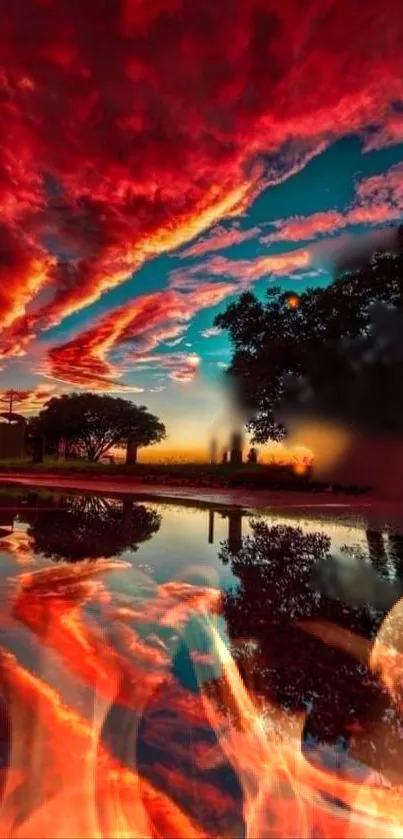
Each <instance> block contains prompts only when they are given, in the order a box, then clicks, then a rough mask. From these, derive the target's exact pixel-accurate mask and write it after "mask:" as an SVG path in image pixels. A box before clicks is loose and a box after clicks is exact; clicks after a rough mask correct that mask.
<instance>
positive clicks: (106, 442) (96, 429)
mask: <svg viewBox="0 0 403 839" xmlns="http://www.w3.org/2000/svg"><path fill="white" fill-rule="evenodd" d="M33 430H34V431H35V433H36V434H41V435H43V436H44V437H45V438H46V439H47V440H48V441H57V440H59V439H60V438H64V439H65V440H66V441H68V442H69V443H70V444H74V445H77V446H79V447H80V448H81V449H83V450H84V452H85V453H86V456H87V457H88V459H89V460H99V458H100V457H102V456H103V455H105V454H106V452H108V451H109V450H110V449H111V448H113V447H114V446H127V445H128V443H130V444H131V445H134V446H136V447H137V446H149V445H151V444H152V443H158V442H159V441H160V440H163V439H164V437H165V434H166V432H165V426H164V425H163V423H162V422H160V420H159V419H158V418H157V417H155V416H154V415H153V414H150V413H149V412H148V411H147V408H145V407H144V405H135V404H134V403H133V402H129V401H128V400H126V399H119V398H114V397H112V396H101V395H100V394H97V393H70V394H64V395H63V396H58V397H54V398H53V399H51V400H50V401H49V402H48V403H47V405H46V406H45V408H44V409H43V410H42V411H41V412H40V414H39V416H38V417H37V418H36V419H35V420H34V422H33Z"/></svg>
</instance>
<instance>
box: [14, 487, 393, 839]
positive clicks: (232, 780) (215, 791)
mask: <svg viewBox="0 0 403 839" xmlns="http://www.w3.org/2000/svg"><path fill="white" fill-rule="evenodd" d="M286 503H287V496H285V506H284V509H283V510H274V511H263V512H262V511H251V510H242V509H237V508H229V507H221V508H220V507H216V508H214V509H212V508H209V507H208V506H204V507H200V506H198V505H196V504H191V503H188V504H171V503H162V502H161V503H160V502H157V501H149V500H147V501H144V500H139V499H136V498H131V497H130V498H129V497H127V496H126V497H125V498H122V499H120V498H116V497H110V498H108V497H102V496H90V495H79V494H72V495H66V494H61V493H47V492H42V491H41V492H35V491H32V492H28V491H23V490H20V489H13V490H10V489H7V488H3V489H2V490H1V491H0V558H1V563H0V596H1V598H2V604H0V614H1V610H2V612H3V614H4V615H6V614H7V616H8V619H7V620H6V619H4V620H0V644H1V646H2V647H3V648H6V649H7V650H10V651H11V652H12V653H13V654H15V655H16V657H17V661H18V662H19V663H20V664H21V665H22V666H23V667H24V668H27V669H28V670H29V672H31V673H34V674H36V675H38V676H39V677H40V678H41V679H42V680H44V681H46V683H47V684H49V685H51V687H52V688H54V689H55V690H56V689H57V690H58V691H59V692H60V693H61V696H62V699H63V701H65V702H66V703H68V704H69V706H70V707H73V708H74V709H75V711H77V712H80V713H81V712H82V709H83V708H84V707H86V702H87V699H88V697H87V693H88V684H86V678H87V676H86V673H87V671H86V665H85V662H84V663H82V667H81V662H80V661H79V660H78V659H77V658H74V656H73V654H71V658H70V661H69V654H70V653H69V652H68V650H67V649H66V647H64V648H63V649H61V648H60V643H61V641H60V638H61V636H60V634H59V636H57V637H56V638H55V639H53V640H52V626H51V625H50V624H49V615H48V617H47V623H46V628H44V626H43V625H41V620H40V619H39V618H37V616H36V612H35V609H42V608H43V604H44V602H45V600H44V598H50V602H53V601H52V597H54V598H56V600H57V604H58V606H57V608H60V599H61V601H62V604H64V606H65V605H66V603H67V604H69V603H70V601H69V598H72V597H76V596H77V594H76V591H75V590H74V593H73V594H72V590H71V587H69V585H70V584H69V585H65V582H64V578H63V581H62V588H61V593H60V591H59V590H58V593H57V594H55V591H56V590H55V589H54V588H52V586H54V585H56V586H60V585H61V584H60V582H58V581H57V580H56V578H55V580H56V582H55V583H52V579H49V578H48V577H46V574H45V572H46V569H51V568H53V569H55V568H57V567H59V568H60V569H63V568H65V565H64V563H68V564H69V566H68V567H69V568H70V569H71V568H72V566H73V564H74V566H75V567H76V568H79V566H80V564H81V566H82V567H84V565H82V564H83V563H86V561H87V560H91V561H92V562H93V564H94V567H96V566H97V563H98V564H99V563H102V561H103V560H108V561H112V563H113V562H115V563H117V561H118V560H122V561H124V562H125V563H128V567H125V568H121V567H120V566H119V567H118V565H116V571H113V570H112V572H110V573H108V586H107V589H108V593H109V595H108V596H109V597H110V598H111V600H112V602H113V603H114V604H116V603H117V604H118V605H119V608H120V610H121V611H120V612H119V610H117V612H116V614H117V615H118V616H117V618H116V622H115V623H114V621H113V620H111V622H110V624H108V625H107V626H106V625H105V624H102V626H103V627H104V631H105V641H106V643H107V645H109V646H111V647H112V648H115V649H116V650H117V652H118V653H119V654H120V652H121V645H122V644H123V640H122V639H124V637H125V636H123V635H122V634H121V633H120V629H119V627H120V623H119V621H120V620H123V618H122V614H123V611H122V610H125V609H126V610H128V611H127V615H128V618H127V620H128V623H129V625H135V626H136V633H138V636H136V637H138V639H139V641H140V643H141V644H143V645H145V646H144V648H142V653H141V654H142V655H144V650H145V649H147V650H148V653H149V654H150V656H151V662H152V656H155V660H156V661H157V660H158V654H159V653H158V651H160V652H161V655H162V654H163V655H164V656H166V655H168V656H169V661H170V665H169V668H168V669H169V679H168V677H167V679H166V680H165V681H164V682H161V684H158V686H156V687H155V689H153V690H151V691H150V692H149V694H148V695H147V702H146V704H145V705H144V706H142V707H141V710H140V711H138V714H137V716H138V718H137V720H136V726H135V727H136V741H135V743H133V742H132V740H131V739H130V737H129V736H126V735H125V736H123V737H122V731H123V732H129V731H131V729H132V727H133V714H134V711H133V708H131V707H130V702H126V701H124V698H123V699H121V700H119V698H118V701H117V702H116V703H114V704H113V705H112V707H111V709H110V711H109V713H108V715H107V718H106V719H105V721H104V724H103V728H102V740H103V742H104V743H105V744H106V746H107V748H108V749H109V750H110V752H111V753H112V754H113V755H114V756H115V757H116V758H118V759H119V760H120V761H121V762H122V763H124V764H125V765H127V766H133V765H134V763H135V764H136V766H137V767H138V769H139V771H140V773H142V775H143V776H144V777H146V778H147V779H149V780H150V781H151V782H152V783H153V784H155V785H156V787H157V788H159V789H163V790H165V791H166V792H168V791H169V793H170V795H171V796H172V798H173V800H174V801H176V802H177V803H178V805H180V806H181V808H183V809H184V810H185V811H186V812H187V813H189V814H190V815H191V817H192V818H197V820H198V822H199V823H201V824H203V825H204V826H205V827H206V829H207V828H208V829H209V830H217V829H219V830H221V831H224V829H225V830H229V831H230V833H231V835H242V832H243V826H242V825H243V821H242V807H241V804H242V796H241V789H240V783H239V779H238V777H237V775H236V773H235V772H234V770H233V767H232V766H231V765H230V763H229V762H228V760H225V759H224V757H223V759H222V760H221V761H219V765H213V766H212V767H210V768H206V766H204V767H203V760H202V761H201V763H200V760H199V759H198V755H200V754H205V753H208V751H209V749H210V750H211V749H214V748H217V737H216V734H215V733H214V731H213V729H212V727H211V726H210V725H208V724H207V723H206V724H205V725H202V724H201V722H200V720H201V719H202V710H201V709H199V710H198V711H197V713H196V711H195V714H196V717H197V719H196V718H195V719H193V722H192V716H191V715H190V716H189V714H188V712H186V714H185V715H184V716H182V711H181V710H180V709H181V707H182V705H181V702H182V700H181V699H180V697H182V699H183V697H186V702H188V703H189V702H190V703H191V704H192V703H194V709H197V708H198V706H197V702H198V697H199V692H200V678H201V679H202V681H203V680H204V682H205V683H206V684H210V683H211V684H214V682H215V680H217V678H219V676H220V668H219V667H218V668H217V663H216V662H214V660H212V655H211V645H210V642H209V640H208V638H207V636H204V635H203V631H202V630H200V627H196V630H195V631H194V630H193V629H191V630H188V629H187V628H186V626H187V625H186V626H185V623H186V621H185V622H183V621H182V619H181V618H180V617H179V618H178V626H175V625H174V623H172V622H171V623H170V622H168V623H167V624H164V620H163V619H162V618H161V614H162V613H159V614H160V616H158V614H156V613H155V610H154V612H153V608H154V607H153V603H154V602H155V592H156V591H159V587H160V586H162V589H161V590H162V591H165V589H164V586H165V585H166V584H171V583H173V582H175V584H177V583H178V584H179V583H186V584H193V585H194V586H197V587H207V588H211V589H216V588H219V589H220V590H221V592H222V597H221V603H220V608H219V617H218V627H219V632H220V634H221V637H222V638H223V639H224V640H225V642H226V643H227V644H228V646H229V648H230V649H231V652H232V654H233V656H234V658H235V660H236V663H237V666H238V667H239V670H240V672H241V674H242V676H243V679H244V681H245V684H246V685H247V687H248V690H249V691H250V694H251V695H253V696H254V697H256V698H257V701H258V702H259V703H261V706H262V708H263V709H264V707H265V703H268V704H269V705H270V706H273V705H274V706H275V707H279V708H282V709H283V710H285V711H286V712H287V713H290V714H293V713H295V712H298V711H304V712H305V713H306V721H305V725H304V730H303V736H302V748H303V750H304V753H305V755H306V756H307V758H308V760H310V761H312V762H315V761H316V762H317V761H320V762H322V764H325V765H326V766H328V767H329V768H331V769H332V771H344V772H346V771H349V772H351V773H353V774H354V773H355V774H356V775H357V776H359V775H361V776H362V777H366V775H368V773H369V772H370V771H376V772H381V773H382V774H383V775H384V777H385V778H388V779H390V780H391V782H396V779H398V778H400V773H401V755H400V741H401V738H402V734H403V726H402V720H401V717H400V714H399V712H398V710H397V708H396V706H395V704H394V703H393V702H392V701H391V699H390V696H389V694H388V693H387V692H386V691H385V689H384V687H383V686H382V685H381V683H380V681H379V679H378V677H377V676H376V675H374V674H373V673H371V672H370V669H369V667H368V660H365V657H364V659H363V657H362V655H361V656H360V657H358V658H357V655H356V654H355V653H354V651H351V650H350V652H346V649H343V648H342V647H343V644H342V645H341V646H340V644H339V645H337V644H336V645H334V644H332V643H326V640H325V638H324V632H323V629H322V630H321V631H320V632H319V637H318V633H317V634H316V635H315V634H312V632H309V631H306V622H308V623H310V624H312V622H315V623H316V624H317V623H318V622H319V623H320V625H321V626H322V627H323V625H324V622H325V624H326V625H328V624H329V623H331V624H332V625H333V626H336V628H339V629H341V630H342V632H343V631H345V630H347V631H349V632H353V633H355V634H358V635H359V636H360V637H361V638H364V639H367V641H368V645H367V646H368V648H369V647H370V645H371V643H372V641H373V639H374V638H375V636H376V634H377V633H378V631H379V628H380V627H381V625H382V621H383V620H384V618H385V616H386V615H387V614H388V613H389V612H390V610H391V609H392V608H393V607H394V605H395V604H396V603H397V602H398V601H399V599H400V597H401V594H402V586H403V521H400V520H399V519H393V520H392V519H389V520H386V519H382V518H379V517H374V515H373V514H370V512H368V515H360V516H357V515H356V514H354V513H353V512H351V511H350V510H349V508H348V507H347V508H346V507H338V506H337V505H334V506H328V507H326V508H320V507H315V506H314V505H312V506H311V507H306V508H300V509H298V508H294V507H291V506H290V507H288V508H287V506H286ZM99 567H100V566H99ZM32 572H38V573H39V572H42V574H43V575H44V576H43V579H44V580H45V579H46V581H47V582H46V586H45V585H44V587H43V589H41V590H40V592H39V599H36V600H35V602H34V606H32V603H30V606H29V614H28V612H27V613H26V614H25V617H24V604H23V606H22V610H21V615H23V618H21V615H20V614H19V613H18V608H17V609H15V607H14V606H13V599H12V598H13V596H14V595H13V594H12V592H13V591H15V586H16V585H18V583H19V581H21V580H25V581H26V580H27V579H28V578H27V577H26V576H24V575H27V574H30V573H32ZM46 573H48V572H46ZM101 578H102V575H101ZM34 579H35V580H38V579H42V578H41V577H37V576H34ZM102 579H103V578H102ZM35 585H36V583H35ZM41 585H42V584H41ZM80 585H82V584H81V583H80ZM35 598H38V595H37V593H36V594H35ZM63 598H64V600H63ZM153 598H154V600H153ZM144 604H145V606H144ZM64 606H63V607H64ZM105 608H106V607H105ZM108 608H109V607H108ZM133 608H134V612H133V613H132V617H130V614H131V613H130V609H133ZM144 608H145V612H144V614H146V615H147V609H148V610H149V611H148V614H149V618H147V617H144V614H143V616H142V617H141V618H138V617H137V618H136V614H137V613H136V609H137V612H138V610H139V609H143V611H144ZM13 609H14V611H13ZM82 609H83V614H84V616H85V618H84V619H85V621H87V620H88V621H89V622H91V621H93V622H94V621H95V622H96V621H98V622H99V621H101V623H102V620H103V618H102V614H103V611H102V610H103V609H104V602H103V601H102V600H101V599H100V600H99V602H98V601H97V599H96V598H95V600H94V601H93V600H92V599H91V597H87V595H86V597H85V598H84V601H83V604H82ZM118 612H119V614H118ZM10 613H11V616H12V619H11V622H10ZM135 613H136V614H135ZM108 614H110V613H108ZM27 615H28V617H27ZM304 624H305V629H304ZM59 633H60V627H59ZM343 637H344V636H343ZM49 639H50V640H49ZM189 639H190V640H189ZM63 643H64V642H63ZM97 643H98V642H97ZM99 643H100V642H99ZM58 644H59V648H58ZM48 646H49V647H50V648H51V651H50V653H49V655H48V652H49V651H48V650H46V656H45V657H44V655H43V652H44V650H43V648H44V647H48ZM150 651H151V652H150ZM151 653H152V655H151ZM49 656H50V657H49ZM195 656H197V660H198V662H199V663H200V662H201V665H200V666H199V667H198V668H197V674H196V671H195V666H194V661H195ZM367 658H368V657H367ZM66 660H67V664H68V663H69V667H67V664H66ZM44 662H45V663H44ZM80 667H81V670H80ZM69 668H70V669H69ZM147 672H151V675H152V664H151V670H150V667H149V668H148V670H147ZM66 673H67V675H68V678H66ZM123 681H124V678H123ZM168 685H169V687H168ZM123 693H124V691H123ZM122 696H123V694H122ZM189 697H190V698H191V699H190V700H189ZM192 697H193V699H192ZM137 710H138V709H137ZM199 712H200V713H199ZM83 713H86V712H85V711H84V712H83ZM136 713H137V712H136ZM6 717H7V713H6V711H4V714H3V719H2V723H1V730H0V740H1V742H2V744H3V748H2V762H3V765H5V764H7V761H8V759H9V740H10V732H9V726H8V724H7V719H6ZM201 767H202V768H201ZM184 779H185V780H184ZM206 802H207V803H206ZM229 824H230V825H231V827H230V828H228V825H229ZM217 825H218V828H217Z"/></svg>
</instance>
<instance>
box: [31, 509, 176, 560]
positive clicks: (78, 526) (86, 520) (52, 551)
mask: <svg viewBox="0 0 403 839" xmlns="http://www.w3.org/2000/svg"><path fill="white" fill-rule="evenodd" d="M25 517H26V519H27V521H29V524H30V526H29V530H28V533H29V535H30V536H32V537H33V540H34V542H33V549H34V552H35V553H37V554H42V555H43V556H46V557H49V558H50V559H53V560H66V561H69V562H74V561H76V560H81V559H96V558H98V557H110V556H117V555H119V554H121V553H122V552H123V551H125V550H131V551H135V550H137V548H138V544H139V543H140V542H144V541H146V540H148V539H151V537H152V536H153V535H154V534H155V533H156V532H157V531H158V530H159V528H160V525H161V516H160V515H159V514H158V513H157V512H155V511H154V510H152V509H150V508H149V507H146V506H144V505H143V504H134V503H133V501H132V500H130V499H127V500H124V501H121V500H115V499H108V498H103V497H101V496H84V495H82V496H68V497H62V498H60V499H59V500H58V501H57V502H56V503H54V505H53V506H52V509H49V502H47V505H46V507H41V506H38V507H37V509H36V510H35V512H34V514H32V513H31V514H30V513H28V512H27V513H26V514H25Z"/></svg>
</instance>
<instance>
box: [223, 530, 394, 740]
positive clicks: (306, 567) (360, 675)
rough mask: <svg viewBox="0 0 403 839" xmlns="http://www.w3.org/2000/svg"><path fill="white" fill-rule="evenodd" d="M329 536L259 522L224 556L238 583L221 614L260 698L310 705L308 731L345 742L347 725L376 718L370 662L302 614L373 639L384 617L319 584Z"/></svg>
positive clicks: (320, 737) (377, 696)
mask: <svg viewBox="0 0 403 839" xmlns="http://www.w3.org/2000/svg"><path fill="white" fill-rule="evenodd" d="M329 550H330V539H329V537H328V536H326V535H325V534H324V533H321V532H305V531H303V530H302V528H300V527H291V526H288V525H284V524H279V525H274V526H269V525H267V524H266V523H264V522H262V521H259V520H256V521H254V522H252V524H251V535H249V536H246V537H244V539H243V542H242V548H241V550H240V551H238V552H237V553H236V554H234V553H233V552H232V551H231V549H230V547H229V545H228V542H226V543H224V544H223V547H222V549H221V559H222V560H223V561H224V562H227V563H230V564H231V569H232V571H233V573H234V575H235V576H236V577H237V578H238V586H237V588H234V590H232V591H229V592H227V593H225V594H224V596H223V612H224V617H225V619H226V623H227V628H228V632H229V635H230V638H231V642H232V645H233V651H234V655H235V657H236V660H237V663H238V666H239V668H240V670H241V673H242V675H243V677H244V679H245V681H246V683H247V684H248V686H249V687H250V688H251V689H252V690H253V692H254V693H255V694H256V695H257V696H259V695H260V696H261V697H263V698H266V699H271V700H274V701H275V702H276V703H279V704H280V705H282V706H284V707H288V708H293V709H306V710H307V711H308V716H307V726H306V733H307V735H308V734H309V736H310V737H313V739H314V740H315V739H317V740H319V741H322V742H329V743H332V744H334V743H336V742H337V741H338V738H340V736H343V737H344V738H345V740H346V741H347V740H348V739H349V737H350V734H349V726H350V725H351V724H352V723H354V721H355V720H357V719H359V720H360V722H362V720H363V719H364V720H365V718H368V717H370V716H371V714H372V713H374V715H375V716H376V713H377V711H378V710H379V705H380V703H381V702H382V699H381V694H380V689H379V687H378V685H377V684H376V680H375V678H372V677H371V675H370V674H369V672H368V671H367V669H366V668H365V666H363V664H362V663H359V662H358V661H356V660H355V659H354V658H352V657H350V656H348V655H347V654H346V653H344V652H342V651H340V650H337V649H334V648H332V647H330V646H328V645H325V644H324V643H322V641H321V640H320V639H319V638H315V637H313V636H312V635H310V634H309V633H307V632H304V631H303V630H302V629H301V623H302V624H303V622H304V620H319V621H332V622H334V623H337V624H339V625H341V626H345V627H348V628H349V629H351V630H353V631H355V632H359V633H360V634H363V635H366V636H367V637H370V636H371V635H373V634H374V632H375V631H376V627H377V626H378V625H379V621H380V619H381V615H380V614H379V615H376V614H373V612H372V611H371V610H368V609H367V608H366V607H365V606H364V607H362V606H358V607H348V606H347V605H346V604H345V603H343V602H341V601H338V600H334V599H331V598H330V597H328V596H326V594H324V593H321V592H320V591H319V590H318V589H317V588H316V587H315V585H314V582H313V580H314V573H313V572H314V568H315V566H316V567H317V566H318V564H322V563H326V562H327V561H328V560H329V559H330V553H329Z"/></svg>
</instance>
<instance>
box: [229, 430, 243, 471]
mask: <svg viewBox="0 0 403 839" xmlns="http://www.w3.org/2000/svg"><path fill="white" fill-rule="evenodd" d="M242 443H243V438H242V434H241V432H239V431H234V432H233V434H231V442H230V463H231V464H232V465H233V466H238V465H240V464H241V463H242Z"/></svg>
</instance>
